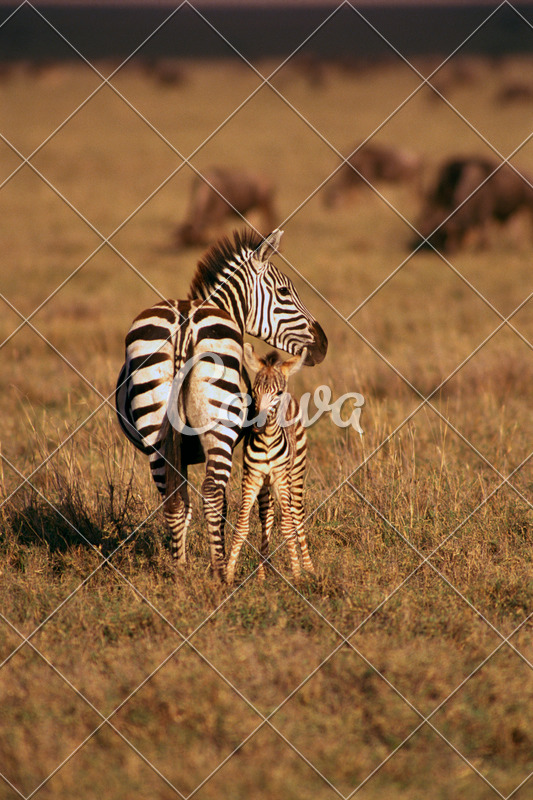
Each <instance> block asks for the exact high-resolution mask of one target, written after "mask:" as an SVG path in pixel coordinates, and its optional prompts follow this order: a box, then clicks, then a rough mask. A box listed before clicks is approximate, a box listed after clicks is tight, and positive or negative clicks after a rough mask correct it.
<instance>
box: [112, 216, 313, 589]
mask: <svg viewBox="0 0 533 800" xmlns="http://www.w3.org/2000/svg"><path fill="white" fill-rule="evenodd" d="M281 235H282V231H279V230H278V231H274V232H273V233H272V234H270V236H269V237H268V238H267V239H265V240H263V239H262V238H261V237H260V236H258V235H257V234H255V233H253V232H249V231H247V232H244V233H237V232H236V233H234V238H233V241H230V240H229V239H223V240H222V241H220V242H218V243H217V244H215V245H213V247H212V248H211V249H210V250H209V251H208V252H207V253H206V255H204V257H203V258H202V259H201V260H200V261H199V263H198V267H197V270H196V274H195V276H194V278H193V280H192V283H191V286H190V290H189V298H188V300H169V301H166V302H161V303H158V304H157V305H155V306H153V307H152V308H149V309H147V310H146V311H143V312H142V313H141V314H140V315H139V316H138V317H137V318H136V319H135V320H134V321H133V324H132V326H131V328H130V331H129V333H128V334H127V336H126V360H125V363H124V365H123V367H122V370H121V372H120V375H119V378H118V383H117V389H116V395H115V397H116V408H117V412H118V419H119V422H120V425H121V427H122V430H123V431H124V433H125V434H126V436H127V437H128V438H129V440H130V441H131V442H132V443H133V444H134V445H135V446H136V447H137V448H138V449H140V450H141V451H142V452H143V453H145V454H147V455H148V456H149V458H150V467H151V470H152V477H153V479H154V482H155V484H156V486H157V488H158V489H159V491H160V493H161V494H162V495H163V497H164V506H163V511H164V514H165V518H166V520H167V523H168V525H169V527H170V530H171V534H172V554H173V556H174V557H175V558H177V559H178V562H180V563H185V560H186V557H185V537H186V532H187V527H188V524H189V521H190V516H191V510H190V506H189V500H188V492H187V467H188V465H189V464H195V463H199V462H200V461H204V460H206V462H207V463H206V476H205V479H204V481H203V484H202V496H203V501H204V514H205V518H206V520H207V525H208V531H209V545H210V553H211V568H212V570H213V573H214V574H217V575H221V576H224V574H225V554H224V521H225V514H226V485H227V483H228V479H229V475H230V470H231V462H232V452H233V448H234V446H235V444H236V442H237V440H238V438H239V434H240V426H239V424H238V421H239V419H240V420H242V417H243V411H244V409H243V401H242V398H241V396H240V391H241V388H240V381H241V372H242V359H243V335H244V333H248V334H251V335H252V336H257V337H259V338H260V339H263V340H264V341H266V342H268V343H269V344H271V345H272V346H274V347H277V348H279V349H280V350H285V351H287V352H288V353H291V354H299V353H300V352H301V351H302V350H303V349H304V348H306V349H307V355H306V358H305V362H304V363H305V364H306V365H308V366H313V365H314V364H318V363H320V362H321V361H322V359H323V358H324V356H325V355H326V351H327V339H326V336H325V334H324V331H323V330H322V328H321V327H320V325H319V324H318V322H317V321H316V320H315V319H314V318H313V317H312V316H311V314H310V312H309V311H308V310H307V308H306V307H305V306H304V304H303V303H302V301H301V300H300V298H299V296H298V293H297V292H296V289H295V287H294V285H293V283H292V281H291V280H290V279H289V278H288V277H287V276H286V275H284V274H283V273H282V272H280V270H279V269H277V267H275V266H274V265H273V264H272V263H271V262H270V261H269V257H270V256H271V254H272V253H273V252H274V251H275V250H277V248H278V246H279V242H280V239H281ZM217 358H218V359H219V362H218V363H219V365H220V366H219V367H218V369H217V366H216V364H215V363H213V362H214V361H216V359H217ZM191 359H193V360H194V361H195V362H197V363H194V366H192V368H190V366H191V364H192V363H193V362H192V361H191ZM180 370H181V371H180ZM176 377H177V378H179V379H180V382H179V383H180V391H179V392H171V389H172V387H173V382H174V379H175V378H176ZM182 377H184V379H183V380H181V378H182ZM175 386H176V384H175V383H174V387H175ZM221 409H226V410H227V412H226V419H223V418H221ZM178 417H179V419H181V420H182V422H184V423H186V425H187V426H188V429H189V431H190V430H191V429H192V430H193V431H197V430H202V431H203V432H202V433H200V434H195V433H194V432H193V433H187V434H186V433H185V432H183V431H181V432H180V431H179V430H177V429H176V426H175V425H173V424H171V423H170V420H172V422H175V421H176V419H178Z"/></svg>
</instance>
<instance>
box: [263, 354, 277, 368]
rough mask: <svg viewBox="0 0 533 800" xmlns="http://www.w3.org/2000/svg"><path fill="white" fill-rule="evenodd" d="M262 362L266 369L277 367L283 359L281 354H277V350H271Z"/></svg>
mask: <svg viewBox="0 0 533 800" xmlns="http://www.w3.org/2000/svg"><path fill="white" fill-rule="evenodd" d="M261 361H262V362H263V365H264V366H265V367H275V366H277V365H278V364H279V363H280V361H281V358H280V357H279V353H277V352H276V350H271V351H270V352H269V353H267V354H266V356H263V358H262V359H261Z"/></svg>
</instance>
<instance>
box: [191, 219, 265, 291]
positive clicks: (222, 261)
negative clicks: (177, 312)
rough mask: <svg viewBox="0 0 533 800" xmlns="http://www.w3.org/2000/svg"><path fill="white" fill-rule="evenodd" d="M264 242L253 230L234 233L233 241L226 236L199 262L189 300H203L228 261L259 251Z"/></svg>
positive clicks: (247, 229)
mask: <svg viewBox="0 0 533 800" xmlns="http://www.w3.org/2000/svg"><path fill="white" fill-rule="evenodd" d="M262 241H263V237H262V236H260V235H259V234H258V233H256V232H255V231H253V230H251V228H246V229H244V230H242V231H233V241H232V240H231V239H230V238H229V237H228V236H224V237H223V238H222V239H220V240H219V241H218V242H216V244H213V245H212V246H211V247H210V248H209V250H208V251H207V253H205V255H204V256H202V258H201V259H200V261H199V262H198V265H197V267H196V272H195V274H194V277H193V279H192V281H191V286H190V288H189V297H188V299H189V300H198V299H201V298H202V297H203V295H204V293H205V292H206V290H207V292H209V291H210V290H211V289H214V288H215V286H216V285H217V283H218V280H219V278H220V275H221V273H222V270H223V268H224V267H225V266H226V265H227V263H228V261H232V260H233V259H234V258H235V256H236V255H239V254H240V253H242V252H243V251H250V250H257V249H258V248H259V247H260V245H261V242H262Z"/></svg>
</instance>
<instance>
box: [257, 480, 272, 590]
mask: <svg viewBox="0 0 533 800" xmlns="http://www.w3.org/2000/svg"><path fill="white" fill-rule="evenodd" d="M257 500H258V503H259V519H260V520H261V558H262V561H261V562H260V564H259V567H258V569H257V575H258V577H259V578H260V579H261V580H264V579H265V564H266V563H267V558H268V550H269V546H270V532H271V530H272V525H273V524H274V501H273V499H272V495H271V494H270V489H269V487H268V486H267V485H263V487H262V488H261V491H260V492H259V495H258V498H257Z"/></svg>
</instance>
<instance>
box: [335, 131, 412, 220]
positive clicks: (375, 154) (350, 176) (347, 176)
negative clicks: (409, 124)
mask: <svg viewBox="0 0 533 800" xmlns="http://www.w3.org/2000/svg"><path fill="white" fill-rule="evenodd" d="M347 161H348V163H346V164H343V166H342V167H341V168H340V169H339V170H338V172H336V174H335V175H334V176H333V178H332V179H331V181H330V182H329V186H328V187H327V189H326V191H325V193H324V202H325V204H326V205H327V206H328V207H330V208H334V207H336V206H338V205H339V204H340V203H341V201H342V200H343V198H344V197H345V196H346V195H347V194H348V193H350V192H351V191H352V190H354V189H360V188H366V187H367V186H368V184H367V183H366V181H368V182H369V183H371V184H372V185H374V184H375V183H379V182H387V183H400V182H402V181H409V180H412V179H413V178H415V177H417V176H419V174H420V170H421V166H422V159H421V158H420V156H418V155H417V154H416V153H413V152H411V151H410V150H404V149H401V148H398V147H391V146H390V145H384V144H378V143H372V142H371V143H369V144H366V145H364V146H363V147H361V149H360V150H356V152H354V153H353V155H351V156H350V157H349V158H348V160H347ZM365 179H366V181H365Z"/></svg>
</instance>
